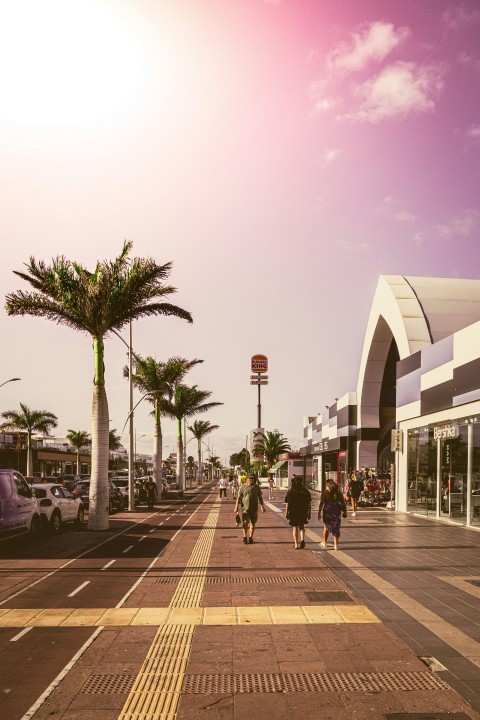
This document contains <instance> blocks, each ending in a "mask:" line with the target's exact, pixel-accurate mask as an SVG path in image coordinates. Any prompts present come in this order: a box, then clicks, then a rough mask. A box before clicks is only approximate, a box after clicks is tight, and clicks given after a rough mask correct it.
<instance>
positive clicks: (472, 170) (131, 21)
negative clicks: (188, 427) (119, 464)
mask: <svg viewBox="0 0 480 720" xmlns="http://www.w3.org/2000/svg"><path fill="white" fill-rule="evenodd" d="M479 37H480V7H479V5H478V2H476V1H475V0H470V1H467V0H465V1H463V2H443V0H422V2H418V1H417V0H415V1H414V0H403V1H402V2H398V0H392V1H389V0H375V1H374V0H370V1H367V0H356V1H355V2H351V0H270V1H264V0H190V1H187V0H169V1H167V0H163V1H159V2H155V3H152V2H147V1H146V0H111V1H107V0H96V1H95V2H94V1H93V0H90V1H88V0H87V1H86V0H82V1H81V2H80V0H79V1H78V2H76V1H75V0H71V1H70V2H68V3H65V2H63V0H62V1H61V0H44V1H43V2H42V3H37V2H35V1H34V0H17V2H15V3H3V4H2V5H1V6H0V67H2V68H3V70H2V79H1V85H2V106H1V107H0V150H1V156H2V162H1V164H0V183H1V193H0V198H1V199H0V203H1V212H0V217H1V230H2V238H3V242H2V256H3V262H2V265H1V269H0V273H1V281H2V282H1V286H2V290H3V295H5V294H6V293H7V292H9V291H12V290H14V289H17V288H18V287H20V286H21V281H19V280H18V278H16V277H15V276H14V275H13V273H12V270H14V269H21V266H22V263H23V262H25V261H26V260H27V259H28V257H29V256H30V255H32V254H33V255H34V256H35V257H37V258H43V259H45V260H49V259H51V258H52V256H55V255H57V254H64V255H66V256H67V257H69V258H71V259H76V260H80V261H82V262H85V263H87V264H88V265H90V266H93V265H94V263H95V261H96V260H97V258H109V257H113V256H114V255H116V254H117V253H118V252H119V250H120V248H121V245H122V242H123V239H124V238H129V239H131V240H133V241H134V252H135V254H136V255H139V256H153V257H155V258H156V259H157V260H158V261H159V262H162V263H163V262H166V261H168V260H173V262H174V269H173V273H172V278H171V280H172V283H173V284H174V285H175V286H176V287H177V288H178V293H177V295H176V296H175V298H174V301H175V302H177V303H178V304H180V305H182V306H183V307H185V308H187V309H189V310H190V311H191V312H192V313H193V315H194V319H195V322H194V325H193V326H187V324H185V323H181V322H180V321H176V320H173V319H164V320H145V321H140V322H138V323H136V325H135V327H134V338H135V349H136V350H137V351H138V352H139V353H140V354H143V355H154V356H155V355H156V356H157V357H158V359H166V358H167V357H169V356H171V355H179V354H181V355H185V356H186V357H200V358H204V360H205V363H204V364H203V365H202V366H200V367H198V368H197V369H195V371H194V372H192V373H191V381H192V382H195V383H197V384H198V385H199V386H200V387H203V388H208V389H211V390H212V391H213V395H214V399H215V400H219V401H223V402H224V403H225V405H224V407H222V408H220V409H218V410H216V411H215V412H212V413H211V414H210V415H209V416H208V419H209V420H211V422H214V423H217V424H219V425H220V426H221V430H220V431H218V432H217V433H216V434H215V435H214V436H213V439H212V442H213V446H214V450H215V453H216V454H219V455H220V456H221V457H222V459H224V458H227V459H228V456H229V455H230V453H231V452H234V451H236V450H238V449H240V448H241V447H242V445H243V444H244V442H245V435H246V434H247V432H248V431H249V429H250V428H251V427H253V426H254V425H255V424H256V391H255V388H253V387H251V386H250V384H249V375H250V367H249V361H250V356H251V355H253V354H255V353H264V354H266V355H267V356H268V357H269V359H270V372H269V376H270V385H269V386H268V387H267V388H265V389H264V390H263V424H264V425H265V426H266V427H267V428H268V429H273V428H278V429H279V430H281V431H282V432H283V433H285V434H286V435H287V436H288V437H289V439H290V441H291V443H292V445H296V444H297V443H298V441H299V440H300V438H301V434H302V418H303V416H304V415H309V414H315V413H316V412H318V411H320V410H321V409H322V408H324V406H325V405H329V404H331V402H332V401H333V398H334V396H336V397H339V396H340V395H342V394H343V393H344V392H347V391H349V390H355V386H356V380H357V371H358V364H359V360H360V354H361V345H362V341H363V335H364V331H365V326H366V323H367V319H368V312H369V307H370V303H371V301H372V298H373V292H374V289H375V286H376V283H377V279H378V276H379V275H380V274H382V273H384V274H404V275H433V276H439V277H453V276H455V277H467V278H468V277H470V278H478V277H479V264H478V260H479V255H480V253H479V250H478V228H479V209H480V208H479V192H478V187H479V185H480V178H479V157H480V106H479V101H480V92H479V81H480V49H479V48H480V43H479ZM0 330H1V337H2V346H3V352H2V361H1V368H0V370H1V376H0V382H2V381H3V380H4V379H7V378H9V377H12V376H19V377H21V378H22V381H21V383H11V384H10V385H6V386H4V387H3V388H2V389H1V390H0V392H1V396H0V398H1V400H0V409H2V410H4V409H11V408H16V407H18V402H19V401H22V402H25V403H27V404H28V405H30V406H32V407H34V408H37V409H40V408H42V409H48V410H50V411H52V412H55V413H56V414H57V415H58V417H59V429H58V433H59V434H61V433H65V432H66V429H67V428H78V429H83V428H85V429H88V428H89V423H90V403H91V380H92V357H91V355H92V353H91V346H90V341H89V339H88V338H86V337H82V336H80V335H78V336H77V335H76V334H75V333H73V332H72V331H70V330H68V329H67V328H59V327H56V326H55V325H53V324H51V323H48V322H47V321H42V320H36V319H22V318H8V317H7V316H6V315H5V313H4V312H2V313H1V314H0ZM124 360H125V357H124V348H123V346H122V345H121V343H119V341H118V340H116V339H114V338H112V339H111V340H109V341H108V346H107V378H108V394H109V404H110V416H111V418H112V426H113V427H116V428H118V429H119V430H120V429H121V428H122V427H123V425H124V422H125V419H126V416H127V412H128V392H127V387H126V384H125V381H124V380H123V378H122V373H121V369H122V366H123V364H124ZM150 423H151V421H150V418H149V416H148V408H146V407H145V408H142V409H140V410H139V412H138V413H137V417H136V425H137V435H138V437H139V440H138V448H137V449H138V450H139V451H142V452H147V451H148V450H149V449H150V443H151V427H150ZM149 433H150V435H149ZM165 434H166V445H167V447H168V446H169V445H171V446H173V442H174V427H173V423H172V422H171V421H165ZM140 436H144V437H142V438H140ZM126 438H127V436H126V435H125V436H124V439H125V441H126ZM190 447H191V448H192V450H193V443H192V444H191V445H190Z"/></svg>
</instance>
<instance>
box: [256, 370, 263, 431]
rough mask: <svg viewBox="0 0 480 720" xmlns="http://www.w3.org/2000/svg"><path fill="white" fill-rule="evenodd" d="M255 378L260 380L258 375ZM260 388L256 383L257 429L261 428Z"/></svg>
mask: <svg viewBox="0 0 480 720" xmlns="http://www.w3.org/2000/svg"><path fill="white" fill-rule="evenodd" d="M257 377H258V379H259V380H260V373H258V374H257ZM261 387H262V386H261V385H260V383H258V406H257V410H258V413H257V420H258V424H257V427H258V428H261V427H262V404H261V401H260V388H261Z"/></svg>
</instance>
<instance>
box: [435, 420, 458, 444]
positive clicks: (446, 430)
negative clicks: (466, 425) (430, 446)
mask: <svg viewBox="0 0 480 720" xmlns="http://www.w3.org/2000/svg"><path fill="white" fill-rule="evenodd" d="M459 435H460V432H459V429H458V425H457V424H452V425H437V426H435V427H434V428H433V439H434V440H450V439H451V438H457V437H458V436H459Z"/></svg>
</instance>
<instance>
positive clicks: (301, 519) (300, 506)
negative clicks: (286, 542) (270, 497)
mask: <svg viewBox="0 0 480 720" xmlns="http://www.w3.org/2000/svg"><path fill="white" fill-rule="evenodd" d="M311 507H312V496H311V494H310V491H309V490H306V488H304V487H303V480H302V478H299V477H296V475H293V476H292V486H291V488H290V490H289V491H288V492H287V494H286V496H285V517H286V518H287V520H288V522H289V523H290V526H291V528H292V534H293V547H294V548H295V550H303V548H304V547H305V524H306V523H307V522H308V521H309V520H310V512H311Z"/></svg>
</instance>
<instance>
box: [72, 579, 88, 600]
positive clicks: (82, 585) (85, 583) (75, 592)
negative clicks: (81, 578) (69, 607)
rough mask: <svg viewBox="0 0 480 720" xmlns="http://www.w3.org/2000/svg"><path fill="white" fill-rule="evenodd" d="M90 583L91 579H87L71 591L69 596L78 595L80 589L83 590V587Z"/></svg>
mask: <svg viewBox="0 0 480 720" xmlns="http://www.w3.org/2000/svg"><path fill="white" fill-rule="evenodd" d="M89 584H90V580H85V582H84V583H82V584H81V585H79V586H78V588H77V589H76V590H74V591H73V592H71V593H70V595H69V596H68V597H73V596H74V595H76V594H77V593H79V592H80V590H83V588H84V587H86V586H87V585H89Z"/></svg>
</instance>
